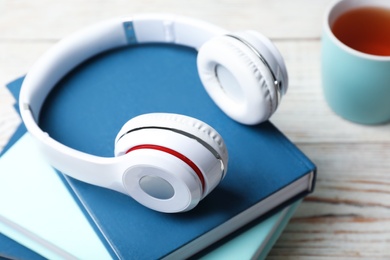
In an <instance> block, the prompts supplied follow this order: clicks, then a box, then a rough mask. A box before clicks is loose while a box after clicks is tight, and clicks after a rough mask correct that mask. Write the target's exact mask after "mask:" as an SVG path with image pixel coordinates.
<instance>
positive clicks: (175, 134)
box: [115, 113, 228, 212]
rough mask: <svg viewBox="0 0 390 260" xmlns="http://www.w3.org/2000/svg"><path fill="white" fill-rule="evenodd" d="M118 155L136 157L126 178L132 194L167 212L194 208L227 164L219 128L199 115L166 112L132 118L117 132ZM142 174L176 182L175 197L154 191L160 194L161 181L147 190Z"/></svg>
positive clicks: (221, 174) (142, 201)
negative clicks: (142, 183)
mask: <svg viewBox="0 0 390 260" xmlns="http://www.w3.org/2000/svg"><path fill="white" fill-rule="evenodd" d="M115 155H116V156H125V155H126V156H128V159H130V160H131V161H132V162H133V166H132V167H130V168H129V169H128V170H127V171H126V172H125V174H124V177H122V179H123V180H124V183H123V185H124V186H125V189H126V190H127V192H128V194H129V195H130V196H132V197H133V198H135V199H136V200H137V201H139V202H140V203H142V204H144V205H145V206H148V207H151V208H154V209H156V210H159V211H164V212H177V211H186V210H189V209H191V208H193V207H194V206H195V205H196V204H197V203H198V202H199V201H200V200H201V199H203V198H204V197H205V196H206V195H207V194H209V193H210V192H211V191H212V190H213V189H214V188H215V187H216V186H217V185H218V183H219V182H220V181H221V180H222V179H223V178H224V176H225V173H226V171H227V164H228V153H227V149H226V146H225V143H224V141H223V139H222V137H221V136H220V135H219V134H218V133H217V131H215V130H214V129H213V128H212V127H211V126H209V125H207V124H206V123H203V122H202V121H200V120H197V119H195V118H191V117H188V116H184V115H177V114H167V113H153V114H144V115H140V116H137V117H135V118H133V119H131V120H129V121H128V122H127V123H126V124H125V125H124V126H123V127H122V129H121V130H120V131H119V133H118V135H117V137H116V140H115ZM146 168H147V169H146ZM145 169H146V170H145ZM144 177H146V178H147V179H156V178H157V179H163V180H164V183H169V184H168V185H165V186H171V187H172V189H173V191H174V192H173V193H172V192H169V194H171V196H172V197H171V198H169V200H165V199H163V200H161V199H156V198H160V197H155V196H151V194H154V193H155V190H157V193H161V192H160V191H158V190H161V188H158V187H160V186H161V185H160V183H161V181H160V182H158V184H153V188H150V189H149V188H147V191H146V190H145V189H144V188H142V187H141V180H143V179H144ZM148 182H149V181H148ZM153 182H154V181H153ZM138 183H139V185H138ZM154 183H156V182H154ZM140 187H141V188H140ZM165 190H168V191H171V189H165ZM145 193H147V194H145ZM163 194H164V195H163V197H165V194H166V192H165V191H164V192H163ZM148 195H149V196H148Z"/></svg>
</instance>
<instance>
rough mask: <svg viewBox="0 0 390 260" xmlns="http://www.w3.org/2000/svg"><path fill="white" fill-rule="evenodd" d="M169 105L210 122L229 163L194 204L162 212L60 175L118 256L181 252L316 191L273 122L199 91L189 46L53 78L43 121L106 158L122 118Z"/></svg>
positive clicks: (95, 62) (135, 52)
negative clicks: (222, 106) (235, 117)
mask: <svg viewBox="0 0 390 260" xmlns="http://www.w3.org/2000/svg"><path fill="white" fill-rule="evenodd" d="M148 112H174V113H181V114H186V115H189V116H193V117H196V118H198V119H200V120H203V121H205V122H206V123H208V124H210V125H211V126H213V127H214V128H215V129H216V130H217V131H218V132H219V133H220V134H221V135H222V136H223V137H224V139H225V142H226V144H227V147H228V150H229V155H230V162H229V172H228V174H227V177H226V178H225V179H224V180H223V181H222V183H221V184H220V185H219V186H218V187H217V189H216V190H215V191H213V192H212V193H211V194H210V195H209V196H208V197H207V198H206V199H204V200H203V201H202V202H201V204H200V205H199V206H198V207H197V208H195V209H194V210H192V211H190V212H186V213H181V214H163V213H158V212H154V211H151V210H149V209H147V208H144V207H143V206H141V205H139V204H137V203H136V202H135V201H134V200H132V199H131V198H130V197H127V196H125V195H123V194H119V193H116V192H113V191H110V190H106V189H102V188H99V187H95V186H91V185H89V184H85V183H82V182H79V181H77V180H74V179H72V178H68V177H67V178H66V179H67V180H68V182H69V184H70V186H71V187H72V189H73V190H74V192H75V194H76V196H77V197H78V198H79V199H80V201H81V203H82V204H83V206H84V207H85V209H86V210H87V211H88V213H89V214H90V216H91V218H92V219H93V220H94V221H95V223H96V225H97V226H98V228H99V230H100V231H101V232H102V234H103V236H104V237H105V238H106V239H107V242H108V243H109V244H110V245H111V247H112V249H113V250H114V251H115V253H116V254H117V256H118V257H119V258H124V259H131V258H147V259H156V258H162V257H180V258H184V257H188V256H191V255H192V254H194V253H197V252H198V251H200V250H202V249H204V248H206V247H207V246H209V245H210V244H213V243H214V242H216V241H218V240H219V239H221V238H223V237H224V236H226V235H228V234H230V233H232V232H234V231H236V230H237V229H239V228H240V227H242V226H244V225H246V224H248V223H250V222H252V221H253V220H256V219H258V218H262V217H265V216H266V215H267V214H271V213H274V212H276V211H277V210H278V209H280V208H282V207H284V206H286V205H288V204H290V203H292V202H293V201H295V200H297V199H299V198H301V197H303V196H305V195H306V194H308V193H309V192H311V191H312V190H313V188H314V182H315V166H314V164H312V163H311V162H310V160H309V159H308V158H307V157H306V156H305V155H304V154H303V153H302V152H300V151H299V150H298V149H297V148H296V147H295V146H294V145H293V144H292V143H291V142H290V141H289V140H288V139H287V138H286V137H285V136H284V135H283V134H282V133H281V132H280V131H278V130H277V129H276V128H275V126H273V125H272V123H270V122H265V123H263V124H261V125H258V126H254V127H248V126H243V125H240V124H238V123H236V122H234V121H232V120H231V119H229V118H227V117H226V116H225V115H224V114H223V113H222V112H221V111H220V110H219V109H218V108H217V107H216V106H215V105H214V104H213V103H212V101H211V99H210V98H209V97H208V96H207V94H206V93H205V91H204V90H203V88H202V86H201V83H200V80H199V78H198V75H197V74H196V51H195V50H191V49H188V48H184V47H183V48H182V47H177V46H167V45H146V46H142V47H129V48H121V49H117V50H113V51H110V52H107V53H104V54H102V55H99V56H97V57H95V58H93V59H91V60H89V61H87V62H85V63H84V64H82V65H81V66H79V67H78V68H77V69H76V70H74V71H73V72H72V73H70V74H69V75H68V76H67V77H66V78H64V79H63V80H62V81H61V82H59V83H58V86H57V88H56V89H55V90H54V91H53V92H52V93H51V95H50V96H49V98H48V99H47V101H46V104H45V106H44V108H43V111H42V113H41V116H40V125H41V127H42V128H43V129H44V130H45V131H46V132H48V133H49V134H50V135H51V136H52V137H54V138H55V139H57V140H59V141H60V142H62V143H64V144H66V145H68V146H70V147H73V148H75V149H78V150H81V151H84V152H88V153H92V154H95V155H99V156H112V154H113V149H114V147H113V140H114V139H115V135H116V133H117V131H118V130H119V129H120V127H121V125H122V124H123V123H125V122H126V121H127V120H128V119H130V118H131V117H133V116H136V115H138V114H141V113H148Z"/></svg>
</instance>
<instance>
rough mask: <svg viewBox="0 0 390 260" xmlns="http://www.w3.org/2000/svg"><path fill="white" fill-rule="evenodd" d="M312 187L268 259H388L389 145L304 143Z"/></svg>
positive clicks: (389, 239) (389, 205)
mask: <svg viewBox="0 0 390 260" xmlns="http://www.w3.org/2000/svg"><path fill="white" fill-rule="evenodd" d="M300 147H301V148H302V150H303V151H304V152H305V153H306V154H307V155H309V156H310V157H311V158H312V159H313V160H314V162H315V163H316V164H317V166H318V180H317V186H316V189H315V191H314V193H313V194H311V195H310V196H308V197H307V198H306V199H305V201H304V203H302V204H301V205H300V207H299V208H298V210H297V212H296V214H295V215H294V217H293V219H292V221H290V223H289V225H288V226H287V228H286V230H285V232H283V234H282V236H281V237H280V239H279V240H278V241H277V243H276V245H275V247H274V248H273V249H272V251H271V252H270V257H269V259H282V258H283V259H296V258H297V257H299V259H310V258H312V257H316V259H317V257H319V259H322V258H324V259H325V258H326V259H330V258H336V259H340V258H349V257H356V258H364V259H386V258H387V259H388V257H390V247H389V245H390V188H389V187H390V161H389V160H388V158H390V149H389V148H390V145H389V144H385V145H384V144H360V143H356V144H304V145H300Z"/></svg>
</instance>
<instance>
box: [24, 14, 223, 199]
mask: <svg viewBox="0 0 390 260" xmlns="http://www.w3.org/2000/svg"><path fill="white" fill-rule="evenodd" d="M225 33H226V30H224V29H222V28H220V27H217V26H215V25H212V24H209V23H206V22H203V21H200V20H196V19H191V18H187V17H182V16H174V15H161V14H159V15H155V14H149V15H136V16H133V17H130V18H119V19H112V20H108V21H104V22H101V23H99V24H96V25H93V26H90V27H88V28H86V29H83V30H81V31H79V32H77V33H75V34H73V35H71V36H70V37H67V38H65V39H64V40H61V41H60V42H59V43H58V44H56V45H55V46H53V47H52V48H51V49H50V50H49V51H48V52H46V53H45V54H44V55H43V56H42V57H41V58H40V59H39V60H38V61H37V62H36V64H34V66H33V67H32V68H31V69H30V71H29V73H28V74H27V76H26V78H25V79H24V81H23V85H22V88H21V92H20V98H19V104H20V113H21V116H22V119H23V122H24V124H25V125H26V127H27V129H28V130H29V132H30V133H31V134H32V136H34V137H35V138H36V139H37V141H38V145H39V146H40V149H41V150H43V152H44V154H45V155H46V156H47V157H48V160H49V162H50V163H51V164H52V165H54V166H55V167H56V168H57V169H58V170H60V171H62V172H64V173H66V174H68V175H70V176H72V177H76V178H77V179H79V180H81V181H85V182H88V183H91V184H94V185H98V186H103V187H107V188H111V189H115V190H117V191H120V192H123V193H126V192H125V191H124V190H123V187H122V186H121V185H119V182H116V181H119V180H120V178H121V177H122V176H116V177H115V176H113V175H112V172H120V173H122V172H124V171H125V170H126V168H127V164H126V160H125V159H124V157H126V156H122V157H112V158H107V157H99V156H95V155H90V154H87V153H83V152H80V151H78V150H75V149H72V148H70V147H68V146H66V145H63V144H61V143H60V142H58V141H56V140H54V139H53V138H51V137H50V136H49V135H48V134H47V133H45V132H43V131H42V130H41V129H40V128H39V126H38V123H37V122H38V116H39V113H40V110H41V108H42V105H43V103H44V100H45V98H46V97H47V95H48V94H49V92H50V91H51V90H52V88H54V86H55V85H56V83H57V82H58V81H59V80H60V79H61V78H62V77H64V76H65V75H66V74H67V73H69V72H70V71H71V70H72V69H73V68H75V67H76V66H77V65H79V64H80V63H82V62H83V61H85V60H87V59H89V58H91V57H92V56H94V55H97V54H99V53H101V52H104V51H107V50H110V49H113V48H118V47H122V46H126V45H131V44H143V43H170V44H179V45H184V46H188V47H192V48H195V49H198V48H199V47H200V46H201V45H202V44H203V43H204V42H206V41H207V40H209V39H210V38H212V37H213V36H216V35H222V34H225ZM113 168H115V169H113ZM97 173H98V174H97ZM118 178H119V179H118Z"/></svg>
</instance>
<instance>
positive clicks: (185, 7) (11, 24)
mask: <svg viewBox="0 0 390 260" xmlns="http://www.w3.org/2000/svg"><path fill="white" fill-rule="evenodd" d="M330 2H331V0H316V1H310V0H295V1H288V0H277V1H276V0H263V1H257V0H226V1H208V0H190V1H177V0H165V1H158V0H149V1H136V0H132V1H122V0H113V1H97V0H95V1H94V0H89V1H77V0H70V1H49V0H34V1H11V0H7V1H5V3H4V4H3V8H2V10H1V11H0V12H1V13H0V14H1V16H0V37H1V38H2V39H4V38H6V39H31V40H36V39H60V38H62V37H64V36H65V35H67V34H69V33H71V32H73V31H75V30H77V29H79V28H81V27H83V26H86V25H88V24H92V23H95V22H97V21H100V20H103V19H108V18H111V17H116V16H127V15H129V14H134V13H145V12H148V13H150V12H165V13H176V14H182V15H188V16H192V17H195V18H200V19H204V20H206V21H209V22H212V23H215V24H218V25H220V26H224V27H226V28H227V29H230V30H245V29H249V28H251V29H255V30H259V31H261V32H263V33H264V34H265V35H267V36H269V37H272V38H318V37H319V36H320V35H319V33H320V30H321V22H322V17H323V11H324V8H325V7H326V6H327V5H328V4H329V3H330Z"/></svg>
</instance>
